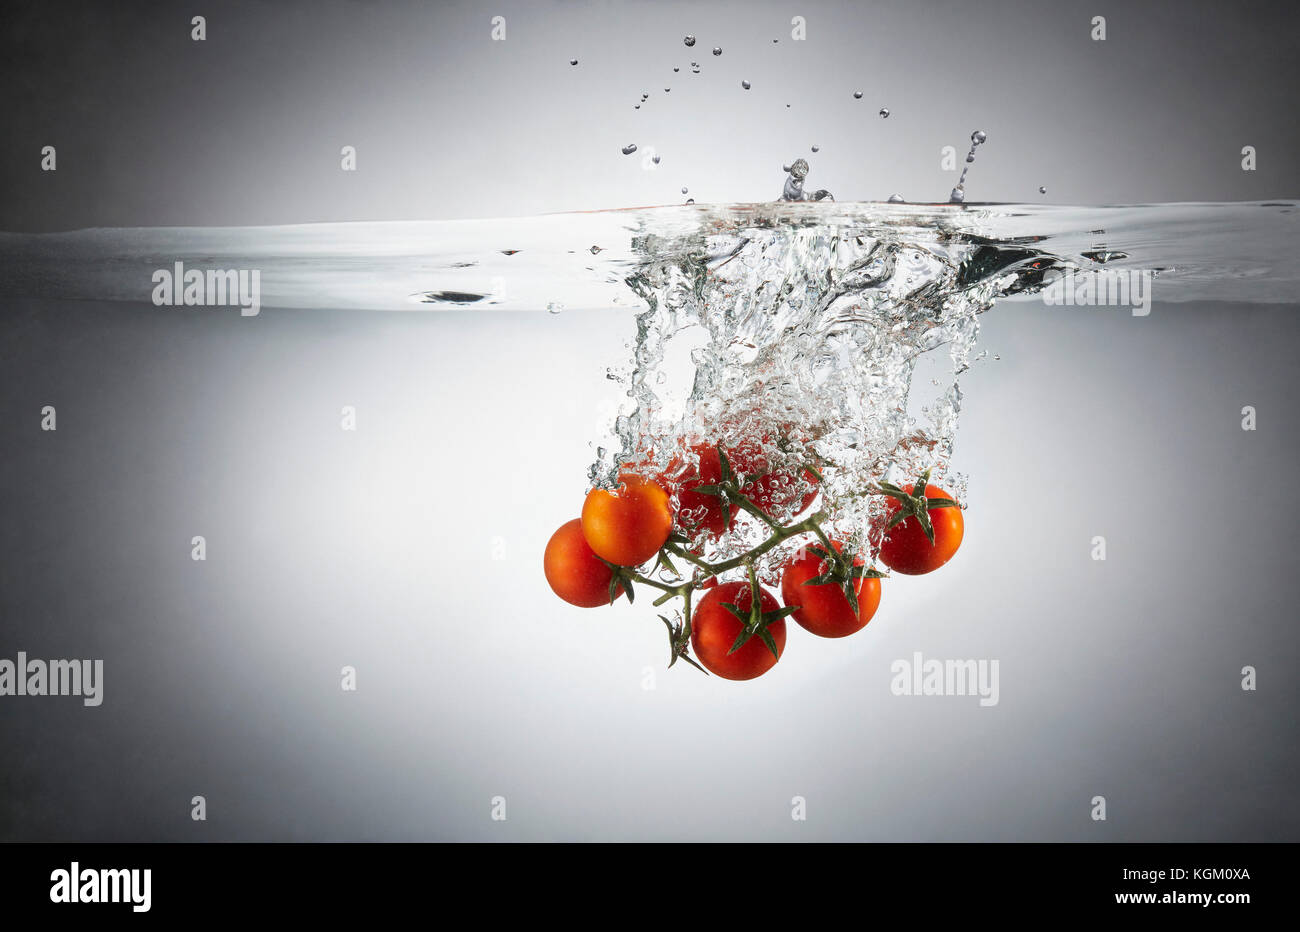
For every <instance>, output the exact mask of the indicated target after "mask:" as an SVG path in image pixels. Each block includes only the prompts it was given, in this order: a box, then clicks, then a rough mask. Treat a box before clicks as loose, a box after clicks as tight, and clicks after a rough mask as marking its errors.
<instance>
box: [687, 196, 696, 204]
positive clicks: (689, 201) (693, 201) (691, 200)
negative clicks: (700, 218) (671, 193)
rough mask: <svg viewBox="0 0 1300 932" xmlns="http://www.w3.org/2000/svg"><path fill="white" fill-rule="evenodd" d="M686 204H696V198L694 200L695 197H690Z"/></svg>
mask: <svg viewBox="0 0 1300 932" xmlns="http://www.w3.org/2000/svg"><path fill="white" fill-rule="evenodd" d="M686 203H687V204H694V203H695V198H693V197H688V198H687V199H686Z"/></svg>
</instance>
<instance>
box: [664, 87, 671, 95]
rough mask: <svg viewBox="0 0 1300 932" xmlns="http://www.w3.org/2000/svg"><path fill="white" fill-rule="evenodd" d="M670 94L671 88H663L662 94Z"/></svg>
mask: <svg viewBox="0 0 1300 932" xmlns="http://www.w3.org/2000/svg"><path fill="white" fill-rule="evenodd" d="M671 92H672V88H671V87H665V88H664V93H665V94H669V93H671Z"/></svg>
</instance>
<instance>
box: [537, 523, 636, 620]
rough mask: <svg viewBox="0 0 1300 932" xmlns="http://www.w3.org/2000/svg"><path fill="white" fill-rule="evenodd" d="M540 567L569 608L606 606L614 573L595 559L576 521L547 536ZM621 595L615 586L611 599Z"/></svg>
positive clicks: (579, 524)
mask: <svg viewBox="0 0 1300 932" xmlns="http://www.w3.org/2000/svg"><path fill="white" fill-rule="evenodd" d="M542 568H543V570H544V571H545V573H546V581H547V582H548V583H550V584H551V589H552V591H554V592H555V594H556V595H558V596H559V597H560V598H562V599H563V600H564V601H566V602H568V603H569V604H570V605H577V606H578V607H579V608H595V607H597V606H599V605H608V604H609V603H610V598H609V582H610V580H611V579H613V578H614V571H613V570H611V569H610V568H609V567H608V566H606V565H605V564H604V563H601V562H600V560H599V559H597V558H596V554H595V553H593V552H592V550H591V547H590V545H589V544H588V543H587V538H586V537H584V536H583V533H582V522H581V521H580V520H578V519H577V518H574V519H573V520H572V521H568V522H566V523H564V524H561V525H560V527H559V530H557V531H556V532H555V533H554V534H552V535H551V539H550V540H549V541H548V542H547V544H546V552H545V553H544V554H543V555H542ZM622 594H623V587H622V586H619V587H618V588H617V590H616V592H615V598H617V597H618V596H620V595H622Z"/></svg>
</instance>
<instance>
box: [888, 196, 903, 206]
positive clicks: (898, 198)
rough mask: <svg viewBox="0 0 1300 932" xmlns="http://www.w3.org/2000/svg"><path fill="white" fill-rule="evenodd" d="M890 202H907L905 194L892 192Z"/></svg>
mask: <svg viewBox="0 0 1300 932" xmlns="http://www.w3.org/2000/svg"><path fill="white" fill-rule="evenodd" d="M889 203H891V204H902V203H905V202H904V200H903V195H901V194H891V195H889Z"/></svg>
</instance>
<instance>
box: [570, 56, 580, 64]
mask: <svg viewBox="0 0 1300 932" xmlns="http://www.w3.org/2000/svg"><path fill="white" fill-rule="evenodd" d="M577 63H578V60H577V59H576V58H570V59H569V64H570V65H576V64H577Z"/></svg>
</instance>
